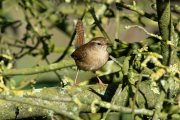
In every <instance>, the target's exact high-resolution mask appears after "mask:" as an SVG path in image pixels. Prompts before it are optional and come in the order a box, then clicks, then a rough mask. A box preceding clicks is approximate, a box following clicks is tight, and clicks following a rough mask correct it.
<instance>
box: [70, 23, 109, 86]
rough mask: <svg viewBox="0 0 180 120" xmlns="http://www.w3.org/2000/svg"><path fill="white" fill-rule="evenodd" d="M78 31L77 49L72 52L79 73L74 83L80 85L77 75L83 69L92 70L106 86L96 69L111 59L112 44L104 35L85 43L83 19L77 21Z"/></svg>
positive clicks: (101, 83)
mask: <svg viewBox="0 0 180 120" xmlns="http://www.w3.org/2000/svg"><path fill="white" fill-rule="evenodd" d="M76 31H77V36H78V37H77V40H76V43H75V46H76V50H75V51H74V52H73V53H72V54H71V57H72V58H73V59H74V60H75V63H76V66H77V73H76V77H75V81H74V85H75V86H78V84H77V83H76V81H77V76H78V73H79V70H83V71H92V72H93V73H94V74H95V75H96V77H97V79H98V80H99V84H100V85H102V86H103V87H104V86H105V85H106V84H104V83H103V82H102V81H101V80H100V78H99V77H98V75H97V74H96V71H97V70H99V69H100V68H101V67H103V66H104V65H105V64H106V63H107V61H108V59H109V53H108V51H107V47H108V46H112V45H111V44H109V43H108V41H107V39H106V38H104V37H96V38H94V39H92V40H91V41H89V42H88V43H85V42H84V41H85V40H84V28H83V23H82V21H78V22H77V25H76Z"/></svg>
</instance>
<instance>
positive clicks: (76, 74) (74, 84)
mask: <svg viewBox="0 0 180 120" xmlns="http://www.w3.org/2000/svg"><path fill="white" fill-rule="evenodd" d="M78 73H79V69H78V68H77V73H76V78H75V81H74V85H75V86H79V84H76V80H77V76H78Z"/></svg>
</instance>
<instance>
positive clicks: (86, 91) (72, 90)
mask: <svg viewBox="0 0 180 120" xmlns="http://www.w3.org/2000/svg"><path fill="white" fill-rule="evenodd" d="M171 84H172V85H170V86H172V87H171V88H170V89H171V96H173V95H175V94H177V93H179V91H180V89H179V84H180V82H175V83H171ZM121 88H122V84H110V85H108V86H106V87H105V88H103V87H102V86H99V85H87V86H79V87H76V86H65V88H61V87H52V88H43V89H39V92H36V93H35V94H32V96H33V95H37V96H38V95H46V96H47V95H49V96H58V97H60V98H66V97H71V96H76V97H77V98H78V99H79V100H80V101H81V98H83V99H87V100H98V101H106V102H111V101H112V100H113V99H115V97H117V94H118V92H119V90H120V89H121ZM36 91H37V90H36ZM17 92H22V95H23V94H26V93H28V92H29V91H16V92H15V91H12V93H14V95H16V93H17ZM128 95H131V94H129V93H128V89H127V88H126V87H125V88H123V90H122V92H121V94H120V95H119V96H118V99H117V100H116V101H115V105H118V106H126V105H127V102H128V97H130V96H128ZM132 95H133V94H132ZM137 96H138V97H137V98H138V99H137V104H138V106H139V108H147V109H152V108H154V106H155V105H156V103H157V101H158V96H159V94H157V93H155V92H154V91H153V90H151V86H150V81H144V82H142V83H141V84H140V86H139V92H138V94H137ZM0 97H1V96H0ZM22 98H25V96H24V97H22ZM26 98H27V101H33V100H37V101H38V102H42V103H44V105H46V104H47V105H50V106H52V108H53V107H57V108H59V110H63V111H66V112H72V113H73V112H76V109H75V107H77V105H76V104H75V103H74V102H72V101H71V102H62V101H48V100H42V99H40V98H39V99H38V98H30V97H26ZM2 99H3V98H1V99H0V110H1V112H0V116H1V119H14V118H15V108H16V106H17V105H18V106H19V108H20V113H19V115H18V119H20V118H28V117H35V116H36V117H37V116H44V117H50V116H51V111H50V110H48V109H44V108H43V107H39V106H38V104H37V106H34V105H30V104H24V103H21V102H18V103H17V102H13V101H10V100H8V101H7V100H2ZM47 101H48V102H47ZM81 103H82V104H81V105H80V106H78V108H77V109H78V110H79V112H81V113H82V112H91V106H90V103H89V102H87V101H86V100H83V101H81ZM97 109H98V110H100V108H99V107H97ZM99 112H100V111H99Z"/></svg>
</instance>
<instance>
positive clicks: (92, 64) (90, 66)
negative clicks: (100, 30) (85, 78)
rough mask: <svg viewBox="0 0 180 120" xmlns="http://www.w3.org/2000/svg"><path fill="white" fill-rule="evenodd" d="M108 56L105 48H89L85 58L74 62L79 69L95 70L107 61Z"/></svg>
mask: <svg viewBox="0 0 180 120" xmlns="http://www.w3.org/2000/svg"><path fill="white" fill-rule="evenodd" d="M108 58H109V54H108V52H107V51H106V50H103V51H102V50H99V51H94V50H90V51H87V53H86V58H85V59H84V60H83V61H76V64H77V66H78V68H79V69H80V70H84V71H96V70H98V69H100V68H101V67H103V66H104V65H105V64H106V63H107V61H108Z"/></svg>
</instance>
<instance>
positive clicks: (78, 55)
mask: <svg viewBox="0 0 180 120" xmlns="http://www.w3.org/2000/svg"><path fill="white" fill-rule="evenodd" d="M86 49H87V44H84V45H82V46H80V47H79V48H78V49H76V50H75V51H74V52H73V53H72V54H71V57H72V58H74V59H75V60H78V61H80V62H82V61H84V58H85V57H86V56H87V50H86Z"/></svg>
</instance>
